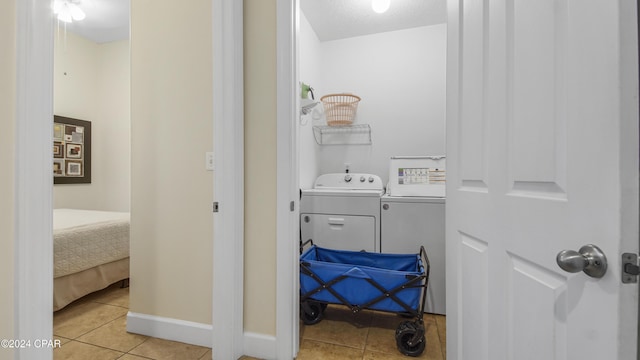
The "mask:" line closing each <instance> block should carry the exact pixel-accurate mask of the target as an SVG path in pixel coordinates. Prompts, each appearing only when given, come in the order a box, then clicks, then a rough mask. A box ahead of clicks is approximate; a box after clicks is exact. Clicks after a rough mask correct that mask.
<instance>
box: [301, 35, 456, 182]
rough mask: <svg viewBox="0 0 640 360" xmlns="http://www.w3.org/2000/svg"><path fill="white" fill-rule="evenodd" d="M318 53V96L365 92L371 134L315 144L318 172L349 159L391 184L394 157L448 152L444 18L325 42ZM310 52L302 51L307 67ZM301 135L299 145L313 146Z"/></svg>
mask: <svg viewBox="0 0 640 360" xmlns="http://www.w3.org/2000/svg"><path fill="white" fill-rule="evenodd" d="M303 30H305V28H304V27H302V26H301V33H302V32H303ZM302 36H304V37H308V36H309V35H303V34H301V37H302ZM300 48H301V51H306V50H307V49H305V48H304V47H303V46H302V44H301V46H300ZM319 53H320V55H319V56H318V57H317V58H318V59H319V61H316V62H315V64H316V65H315V66H318V67H319V69H320V76H321V79H322V81H321V82H320V83H319V86H318V90H319V91H318V93H317V94H316V95H317V96H318V98H319V97H321V96H322V95H325V94H327V93H338V92H349V93H353V94H356V95H358V96H360V97H361V98H362V101H361V102H360V104H359V107H358V113H357V116H356V120H355V123H368V124H370V125H371V128H372V139H373V144H372V145H325V146H319V147H317V150H318V151H317V162H318V172H319V173H330V172H343V171H344V164H345V163H350V164H351V167H350V168H351V171H352V172H366V173H373V174H376V175H379V176H380V177H382V179H383V181H384V182H385V184H386V182H387V181H388V172H389V169H388V166H389V158H390V157H391V156H394V155H441V154H444V153H445V102H446V99H445V72H446V71H445V70H446V25H445V24H440V25H433V26H426V27H418V28H412V29H407V30H400V31H393V32H386V33H380V34H374V35H367V36H359V37H353V38H347V39H342V40H335V41H327V42H321V43H320V50H319ZM307 58H308V56H303V55H302V54H301V56H300V62H301V65H300V68H301V74H302V69H304V68H306V67H307V65H306V64H305V62H304V61H305V59H307ZM305 130H307V129H306V128H303V129H302V132H305ZM309 131H310V129H309ZM300 137H301V148H302V147H303V146H308V144H304V145H303V144H302V141H308V140H302V139H304V135H302V134H301V136H300ZM301 177H302V175H301Z"/></svg>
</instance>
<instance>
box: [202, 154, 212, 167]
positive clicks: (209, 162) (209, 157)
mask: <svg viewBox="0 0 640 360" xmlns="http://www.w3.org/2000/svg"><path fill="white" fill-rule="evenodd" d="M205 159H206V160H205V166H204V168H205V169H206V170H209V171H213V152H211V151H209V152H207V153H206V156H205Z"/></svg>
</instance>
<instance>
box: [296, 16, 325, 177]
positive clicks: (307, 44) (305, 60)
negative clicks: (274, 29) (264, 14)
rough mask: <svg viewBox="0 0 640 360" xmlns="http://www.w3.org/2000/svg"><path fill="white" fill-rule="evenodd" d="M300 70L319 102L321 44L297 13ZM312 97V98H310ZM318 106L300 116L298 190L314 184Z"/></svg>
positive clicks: (316, 174)
mask: <svg viewBox="0 0 640 360" xmlns="http://www.w3.org/2000/svg"><path fill="white" fill-rule="evenodd" d="M298 41H299V49H300V50H299V54H300V55H299V56H300V59H299V64H300V65H299V67H300V68H299V71H300V81H302V82H303V83H305V84H308V85H311V87H313V88H314V94H315V95H316V96H315V99H316V101H319V100H320V96H319V92H318V91H321V90H322V83H323V77H322V73H321V69H322V63H321V51H322V49H321V43H320V40H319V39H318V37H317V36H316V33H315V32H314V31H313V29H312V28H311V24H309V21H308V20H307V18H306V17H305V16H304V13H303V12H300V38H299V40H298ZM309 98H311V95H309ZM321 106H322V105H316V107H315V109H314V111H313V112H312V113H309V114H307V115H301V117H300V121H299V123H300V128H299V130H300V132H299V135H300V136H299V137H298V139H299V142H300V146H299V149H300V187H301V188H303V189H307V188H311V187H313V182H314V181H315V179H316V178H317V177H318V175H319V164H318V159H317V152H318V146H319V145H318V144H317V143H316V141H315V140H314V138H313V131H312V126H313V123H314V119H317V118H318V115H321V111H320V109H321Z"/></svg>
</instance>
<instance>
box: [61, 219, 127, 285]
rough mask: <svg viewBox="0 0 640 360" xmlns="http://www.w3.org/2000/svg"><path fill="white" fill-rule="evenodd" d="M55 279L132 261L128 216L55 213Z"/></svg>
mask: <svg viewBox="0 0 640 360" xmlns="http://www.w3.org/2000/svg"><path fill="white" fill-rule="evenodd" d="M53 255H54V256H53V259H54V271H53V277H54V278H57V277H60V276H65V275H69V274H73V273H76V272H79V271H82V270H86V269H89V268H92V267H94V266H98V265H102V264H106V263H109V262H112V261H116V260H120V259H124V258H126V257H129V213H125V212H109V211H95V210H75V209H54V211H53Z"/></svg>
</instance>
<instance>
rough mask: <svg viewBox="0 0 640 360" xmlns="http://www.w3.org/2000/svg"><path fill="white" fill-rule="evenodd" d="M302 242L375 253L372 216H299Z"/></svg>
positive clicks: (374, 223) (374, 225)
mask: <svg viewBox="0 0 640 360" xmlns="http://www.w3.org/2000/svg"><path fill="white" fill-rule="evenodd" d="M300 229H301V235H302V241H307V240H309V239H312V240H313V243H314V244H316V245H318V246H320V247H324V248H329V249H338V250H353V251H360V250H364V251H369V252H375V251H376V249H375V236H376V220H375V218H374V217H373V216H354V215H326V214H300Z"/></svg>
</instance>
